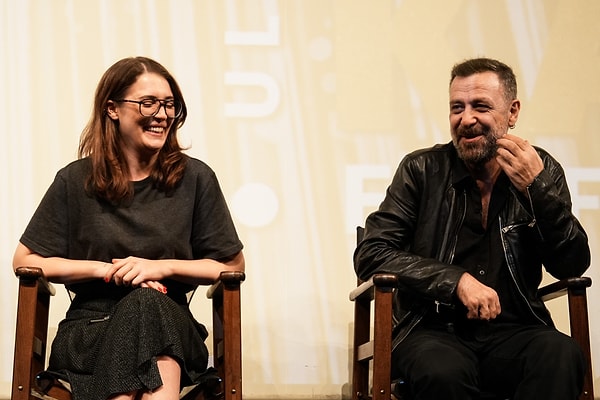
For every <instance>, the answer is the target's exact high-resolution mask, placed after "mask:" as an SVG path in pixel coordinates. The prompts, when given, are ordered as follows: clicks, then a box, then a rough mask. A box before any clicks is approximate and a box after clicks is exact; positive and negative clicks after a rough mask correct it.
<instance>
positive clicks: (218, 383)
mask: <svg viewBox="0 0 600 400" xmlns="http://www.w3.org/2000/svg"><path fill="white" fill-rule="evenodd" d="M31 394H32V396H34V397H36V398H38V399H43V400H63V399H70V398H71V384H70V383H69V382H68V381H67V380H66V379H65V377H63V376H61V375H60V374H56V373H53V372H48V371H43V372H40V373H39V374H37V375H36V377H35V385H34V387H33V388H32V389H31ZM199 394H202V398H203V399H204V400H219V399H222V398H223V397H224V393H223V380H222V379H221V378H220V377H219V376H218V375H216V374H213V373H209V374H207V375H206V376H205V379H204V381H203V382H202V383H201V384H198V385H192V386H186V387H184V388H183V389H182V390H181V393H179V398H180V399H182V400H184V399H196V398H197V396H198V395H199Z"/></svg>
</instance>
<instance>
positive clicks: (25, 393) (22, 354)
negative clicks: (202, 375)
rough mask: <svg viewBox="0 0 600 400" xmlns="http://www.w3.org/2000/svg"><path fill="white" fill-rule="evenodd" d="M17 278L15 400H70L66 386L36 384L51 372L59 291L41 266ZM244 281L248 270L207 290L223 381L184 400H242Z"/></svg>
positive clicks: (190, 393)
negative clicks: (53, 312)
mask: <svg viewBox="0 0 600 400" xmlns="http://www.w3.org/2000/svg"><path fill="white" fill-rule="evenodd" d="M16 275H17V277H18V278H19V293H18V306H17V326H16V335H15V353H14V365H13V382H12V394H11V400H33V399H40V398H48V399H57V400H70V399H71V393H70V392H69V390H68V389H66V388H65V387H64V386H63V385H60V384H59V385H53V386H51V387H50V389H49V390H47V391H46V392H44V393H41V391H40V388H38V387H37V385H36V376H37V375H38V373H40V372H42V371H44V370H45V361H46V348H47V346H48V343H47V338H48V312H49V307H50V298H51V296H53V295H54V294H55V293H56V290H55V288H54V286H53V285H52V284H51V283H49V282H48V281H47V280H46V278H45V277H44V274H43V272H42V270H41V269H40V268H35V267H20V268H17V271H16ZM244 279H245V274H244V273H243V272H232V271H225V272H222V273H221V276H220V279H219V280H218V281H217V282H216V283H215V284H213V285H212V286H210V288H209V289H208V291H207V297H208V298H211V299H212V309H213V347H214V348H213V358H214V366H215V368H216V369H217V371H218V375H219V377H220V378H221V380H222V382H221V384H220V385H219V388H218V389H219V390H218V392H217V393H214V392H213V393H209V394H207V393H206V388H201V387H195V388H193V389H192V390H190V391H188V392H187V393H186V394H185V396H184V397H182V399H183V400H208V399H209V395H210V396H211V397H212V396H215V397H218V398H220V399H224V400H242V341H241V318H240V314H241V312H240V310H241V301H240V285H241V283H242V282H243V281H244ZM43 396H47V397H43Z"/></svg>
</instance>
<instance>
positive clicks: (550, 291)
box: [538, 276, 592, 301]
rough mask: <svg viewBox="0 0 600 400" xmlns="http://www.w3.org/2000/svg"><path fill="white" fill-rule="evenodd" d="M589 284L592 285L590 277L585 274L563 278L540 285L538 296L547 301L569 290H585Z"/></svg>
mask: <svg viewBox="0 0 600 400" xmlns="http://www.w3.org/2000/svg"><path fill="white" fill-rule="evenodd" d="M590 286H592V279H591V278H588V277H586V276H584V277H574V278H565V279H561V280H560V281H557V282H553V283H551V284H549V285H546V286H544V287H541V288H540V289H539V290H538V297H539V298H541V299H542V300H543V301H548V300H552V299H555V298H557V297H561V296H564V295H565V294H567V291H569V290H585V289H587V288H589V287H590Z"/></svg>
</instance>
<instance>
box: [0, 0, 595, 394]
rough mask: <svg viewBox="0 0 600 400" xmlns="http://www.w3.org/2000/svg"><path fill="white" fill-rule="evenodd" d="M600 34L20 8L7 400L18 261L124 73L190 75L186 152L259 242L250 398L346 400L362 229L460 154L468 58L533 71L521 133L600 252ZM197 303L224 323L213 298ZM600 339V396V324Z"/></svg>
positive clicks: (20, 1) (354, 3)
mask: <svg viewBox="0 0 600 400" xmlns="http://www.w3.org/2000/svg"><path fill="white" fill-rule="evenodd" d="M599 20H600V1H598V0H548V1H544V0H505V1H500V0H487V1H481V0H395V1H394V0H86V1H83V0H80V1H78V0H0V55H1V63H0V88H1V93H2V96H1V97H0V120H1V121H2V124H3V126H4V129H3V133H2V136H1V137H2V139H3V145H2V146H0V160H2V161H1V162H2V168H0V185H1V186H0V187H2V188H3V189H2V190H1V191H0V213H1V214H0V218H1V219H0V221H1V222H0V232H1V235H2V236H1V240H0V256H1V260H2V264H3V265H4V267H3V268H2V269H1V272H0V273H1V276H2V283H3V290H0V298H1V308H0V319H1V320H2V321H3V324H2V326H3V329H2V331H1V333H0V346H1V349H0V354H2V359H3V361H2V362H1V363H0V385H1V386H0V390H1V392H0V398H1V397H7V396H8V393H9V382H10V379H11V373H12V357H11V355H12V346H13V340H14V311H15V298H16V290H15V289H16V280H15V279H14V277H13V275H12V271H11V268H10V264H11V258H12V252H13V250H14V247H15V245H16V243H17V240H18V238H19V236H20V234H21V232H22V230H23V228H24V226H25V224H26V223H27V221H28V220H29V218H30V216H31V214H32V213H33V211H34V209H35V207H36V205H37V203H38V202H39V200H40V198H41V196H42V195H43V193H44V192H45V190H46V188H47V187H48V185H49V184H50V182H51V181H52V179H53V177H54V174H55V172H56V171H57V170H58V169H59V168H60V167H62V166H63V165H65V164H66V163H68V162H69V161H71V160H72V159H74V157H75V155H76V147H77V144H78V138H79V133H80V131H81V129H82V127H83V126H84V124H85V122H86V121H87V118H88V115H89V111H90V108H91V99H92V96H93V91H94V89H95V86H96V83H97V81H98V79H99V78H100V75H101V74H102V73H103V72H104V70H105V69H106V68H107V67H108V66H109V65H111V64H112V63H113V62H115V61H116V60H117V59H119V58H122V57H126V56H132V55H146V56H150V57H153V58H156V59H157V60H159V61H160V62H162V63H163V64H164V65H165V66H167V67H168V68H169V69H170V70H171V71H172V72H173V73H174V75H175V76H176V77H177V78H178V80H179V83H180V84H181V86H182V88H183V90H184V94H185V96H186V99H187V101H188V105H189V109H190V111H191V113H190V114H191V115H190V117H189V119H188V121H187V122H186V125H185V126H184V128H183V130H182V132H181V140H182V142H183V143H184V144H185V145H189V146H191V147H190V150H189V153H190V154H191V155H193V156H196V157H198V158H201V159H203V160H205V161H206V162H208V164H210V165H211V166H212V167H213V168H214V169H215V171H216V172H217V175H218V177H219V179H220V182H221V184H222V186H223V189H224V192H225V194H226V197H227V199H228V201H229V204H230V206H231V209H232V211H233V214H234V217H235V220H236V224H237V227H238V229H239V233H240V235H241V237H242V238H243V241H244V243H245V245H246V247H245V254H246V258H247V272H248V280H247V282H246V283H244V285H243V321H242V322H243V347H244V358H243V365H244V390H245V397H246V398H249V399H250V398H254V399H267V398H277V399H279V398H281V399H285V398H287V399H291V398H306V399H310V398H325V397H327V398H332V399H336V398H340V397H341V396H342V394H344V395H345V393H347V391H348V384H347V382H348V379H349V374H350V371H349V354H350V350H349V344H350V339H351V335H350V330H351V323H352V322H351V319H352V308H351V303H350V302H349V301H348V292H349V290H350V289H351V288H352V287H353V284H354V282H355V277H354V272H353V269H352V265H351V255H352V251H353V249H354V234H353V231H354V226H355V225H358V224H362V223H363V222H364V219H365V217H366V215H367V214H368V213H369V212H370V211H372V210H373V209H375V208H376V207H377V205H378V203H379V202H380V201H381V199H382V198H383V193H384V190H385V188H386V186H387V184H388V183H389V181H390V179H391V176H392V173H393V171H394V169H395V168H396V165H397V164H398V162H399V160H400V158H401V157H402V156H403V155H404V154H406V153H407V152H408V151H410V150H413V149H416V148H419V147H425V146H430V145H432V144H434V143H439V142H446V141H448V140H449V133H448V128H447V125H448V123H447V113H448V111H447V108H448V107H447V85H448V73H449V70H450V68H451V66H452V65H453V64H454V63H455V62H457V61H460V60H462V59H464V58H468V57H473V56H490V57H494V58H499V59H502V60H504V61H505V62H507V63H509V64H511V65H512V66H513V67H514V68H515V71H516V73H517V75H518V79H519V85H520V98H521V100H522V112H521V118H520V120H519V122H518V124H517V129H516V130H515V131H514V133H516V134H519V135H522V136H524V137H525V138H527V139H528V140H530V141H531V142H533V143H535V144H538V145H541V146H543V147H545V148H546V149H547V150H549V151H550V152H551V153H553V154H554V155H555V156H556V157H557V158H558V159H559V160H560V161H561V162H562V163H563V165H564V167H565V168H566V170H567V172H568V179H569V182H570V185H571V189H572V195H573V200H574V204H575V209H576V212H577V214H578V215H579V217H580V219H581V221H582V222H583V224H584V225H585V227H586V228H587V231H588V233H589V236H590V242H591V246H592V252H593V253H598V251H600V243H599V241H598V233H599V230H600V160H599V158H598V154H600V134H599V131H600V23H598V21H599ZM589 275H590V276H592V278H594V279H596V282H598V285H600V279H598V278H599V276H598V272H597V270H595V269H593V268H592V269H591V270H590V271H589ZM598 285H596V286H594V287H593V289H592V290H591V293H590V295H591V301H590V303H591V308H592V310H594V308H595V304H596V303H597V302H598V300H599V297H600V289H598V288H599V287H600V286H598ZM59 292H60V293H61V295H60V296H59V298H58V299H57V301H55V302H54V304H53V308H52V321H51V323H52V326H53V328H52V329H55V327H56V324H57V323H58V321H59V320H60V319H61V318H62V315H63V313H64V311H65V308H66V306H67V301H66V298H65V296H64V294H63V291H59ZM562 306H564V304H558V305H555V306H553V310H554V309H556V311H554V312H555V318H556V319H557V321H558V323H559V325H560V326H561V329H566V328H564V327H565V326H566V317H565V314H564V312H562V311H560V310H563V309H564V308H563V307H562ZM194 308H195V310H196V314H197V316H198V318H199V319H200V320H204V321H209V314H208V311H207V308H206V302H205V301H204V299H203V296H202V295H201V294H199V295H197V297H196V298H195V300H194ZM591 324H592V341H593V343H592V345H593V349H594V351H595V354H594V361H595V363H596V365H597V367H596V372H595V377H596V387H598V388H600V382H599V381H598V376H599V374H600V343H599V342H598V340H599V335H598V334H597V332H599V331H600V320H599V319H598V317H597V315H596V314H594V313H592V316H591ZM596 349H598V350H597V351H596Z"/></svg>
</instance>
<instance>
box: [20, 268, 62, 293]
mask: <svg viewBox="0 0 600 400" xmlns="http://www.w3.org/2000/svg"><path fill="white" fill-rule="evenodd" d="M15 275H16V276H17V278H19V281H20V282H21V283H27V282H35V281H38V282H39V283H40V290H42V291H43V292H44V293H48V294H49V295H50V296H54V295H55V294H56V289H55V288H54V286H53V285H52V284H51V283H50V282H48V280H47V279H46V277H45V276H44V271H42V269H41V268H38V267H18V268H17V269H16V271H15Z"/></svg>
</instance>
